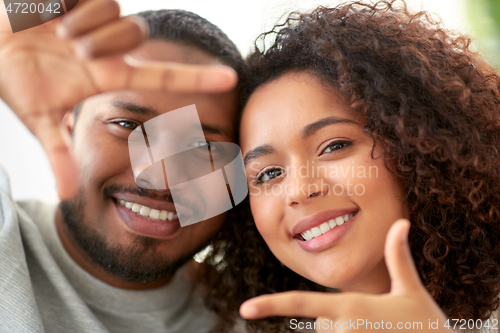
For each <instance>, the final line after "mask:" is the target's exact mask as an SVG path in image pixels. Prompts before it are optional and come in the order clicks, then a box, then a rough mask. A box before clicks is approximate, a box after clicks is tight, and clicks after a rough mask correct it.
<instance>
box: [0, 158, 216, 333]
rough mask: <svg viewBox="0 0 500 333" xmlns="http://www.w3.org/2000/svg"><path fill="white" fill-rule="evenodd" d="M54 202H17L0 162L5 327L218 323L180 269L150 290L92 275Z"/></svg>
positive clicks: (168, 327)
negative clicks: (61, 233)
mask: <svg viewBox="0 0 500 333" xmlns="http://www.w3.org/2000/svg"><path fill="white" fill-rule="evenodd" d="M55 211H56V205H48V204H43V203H41V202H37V201H29V202H22V203H16V202H14V201H13V200H12V197H11V195H10V189H9V183H8V178H7V176H6V174H5V172H4V170H3V169H2V168H1V167H0V332H1V333H4V332H6V333H18V332H29V333H33V332H50V333H58V332H61V333H63V332H64V333H67V332H72V333H79V332H88V333H98V332H120V333H128V332H147V333H154V332H162V333H170V332H176V333H177V332H179V333H181V332H182V333H197V332H209V331H210V330H211V329H212V328H213V327H214V326H215V325H216V324H217V321H218V317H217V315H216V314H215V313H213V312H210V311H209V310H207V309H206V308H205V307H204V306H203V304H202V300H201V298H199V297H196V296H194V295H192V294H191V293H190V291H191V289H192V288H191V287H192V284H191V282H190V281H191V280H190V278H189V276H188V274H187V273H186V269H185V268H183V269H180V270H179V271H178V272H177V273H176V275H175V276H174V277H173V278H172V280H171V282H170V283H169V284H167V285H165V286H163V287H160V288H157V289H152V290H141V291H137V290H124V289H119V288H115V287H112V286H110V285H108V284H105V283H104V282H102V281H100V280H98V279H96V278H94V277H93V276H91V275H90V274H89V273H87V272H86V271H85V270H83V269H82V268H81V267H80V266H78V265H77V264H76V263H75V262H74V261H73V259H72V258H71V257H70V256H69V255H68V253H67V252H66V251H65V249H64V248H63V245H62V243H61V241H60V239H59V237H58V235H57V232H56V228H55Z"/></svg>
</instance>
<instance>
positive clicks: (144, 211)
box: [139, 206, 151, 217]
mask: <svg viewBox="0 0 500 333" xmlns="http://www.w3.org/2000/svg"><path fill="white" fill-rule="evenodd" d="M149 213H151V208H149V207H146V206H142V207H141V210H140V211H139V214H141V215H142V216H146V217H149Z"/></svg>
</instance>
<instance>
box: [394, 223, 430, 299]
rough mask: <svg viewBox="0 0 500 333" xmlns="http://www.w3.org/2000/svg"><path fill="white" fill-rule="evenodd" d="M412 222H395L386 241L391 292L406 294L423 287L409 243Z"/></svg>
mask: <svg viewBox="0 0 500 333" xmlns="http://www.w3.org/2000/svg"><path fill="white" fill-rule="evenodd" d="M409 230H410V222H409V221H408V220H405V219H401V220H398V221H396V222H394V224H393V225H392V226H391V229H390V230H389V233H388V234H387V239H386V242H385V262H386V264H387V269H388V270H389V275H390V277H391V293H394V294H399V295H402V294H406V293H408V292H411V291H415V290H420V289H422V288H423V285H422V282H421V281H420V277H419V275H418V272H417V269H416V268H415V263H414V261H413V257H412V255H411V251H410V246H409V244H408V233H409Z"/></svg>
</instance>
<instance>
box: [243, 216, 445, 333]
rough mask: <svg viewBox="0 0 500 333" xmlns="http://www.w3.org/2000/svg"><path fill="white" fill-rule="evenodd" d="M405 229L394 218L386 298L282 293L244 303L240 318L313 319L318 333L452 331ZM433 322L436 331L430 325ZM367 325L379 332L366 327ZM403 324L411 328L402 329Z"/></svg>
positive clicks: (403, 223)
mask: <svg viewBox="0 0 500 333" xmlns="http://www.w3.org/2000/svg"><path fill="white" fill-rule="evenodd" d="M409 229H410V223H409V222H408V221H407V220H398V221H396V222H395V223H394V224H393V225H392V227H391V229H390V230H389V233H388V235H387V239H386V244H385V260H386V264H387V268H388V270H389V274H390V277H391V291H390V292H389V293H388V294H383V295H366V294H361V293H339V294H328V293H318V292H302V291H291V292H284V293H279V294H275V295H264V296H259V297H255V298H253V299H251V300H248V301H246V302H245V303H243V304H242V306H241V308H240V314H241V316H242V317H243V318H245V319H257V318H264V317H270V316H288V317H306V318H316V327H319V329H317V332H342V333H345V332H371V331H379V330H382V328H385V329H388V330H390V331H398V326H400V325H403V327H402V329H401V330H402V331H405V332H419V333H422V332H426V331H428V332H430V331H432V332H436V333H440V332H453V331H452V330H451V329H447V328H445V327H444V326H443V325H444V324H445V322H446V320H447V318H446V316H445V314H444V313H443V311H442V310H441V309H440V308H439V306H438V305H437V304H436V302H435V301H434V300H433V299H432V297H431V296H430V295H429V293H428V292H427V290H426V289H425V288H424V286H423V285H422V282H421V281H420V277H419V276H418V273H417V270H416V268H415V264H414V262H413V258H412V256H411V253H410V248H409V245H408V232H409ZM362 321H363V323H362ZM436 321H437V322H438V325H439V328H438V329H435V327H432V328H431V327H429V325H430V323H435V322H436ZM368 322H370V323H371V324H372V325H377V327H378V329H376V328H375V326H372V327H371V328H370V324H367V323H368ZM336 323H337V325H335V324H336ZM353 323H356V325H355V324H353ZM358 323H359V325H357V324H358ZM382 323H383V324H382ZM398 323H399V324H398ZM418 323H421V324H418ZM405 324H406V325H407V327H409V326H411V328H410V329H405V327H404V325H405ZM381 325H383V326H381ZM418 325H420V326H418ZM388 326H390V327H388Z"/></svg>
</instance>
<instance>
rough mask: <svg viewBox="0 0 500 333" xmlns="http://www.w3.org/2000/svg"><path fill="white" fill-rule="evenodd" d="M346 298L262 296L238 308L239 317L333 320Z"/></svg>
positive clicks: (299, 293)
mask: <svg viewBox="0 0 500 333" xmlns="http://www.w3.org/2000/svg"><path fill="white" fill-rule="evenodd" d="M348 297H349V296H348V295H332V294H328V293H320V292H305V291H289V292H284V293H278V294H274V295H264V296H258V297H255V298H252V299H250V300H248V301H246V302H244V303H243V304H242V305H241V307H240V315H241V316H242V317H243V318H245V319H257V318H265V317H273V316H284V317H306V318H317V317H327V318H332V319H335V318H336V317H337V316H338V315H339V313H340V311H341V309H342V307H343V306H344V304H345V302H346V301H348ZM334 300H335V302H334ZM332 304H333V305H332Z"/></svg>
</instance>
